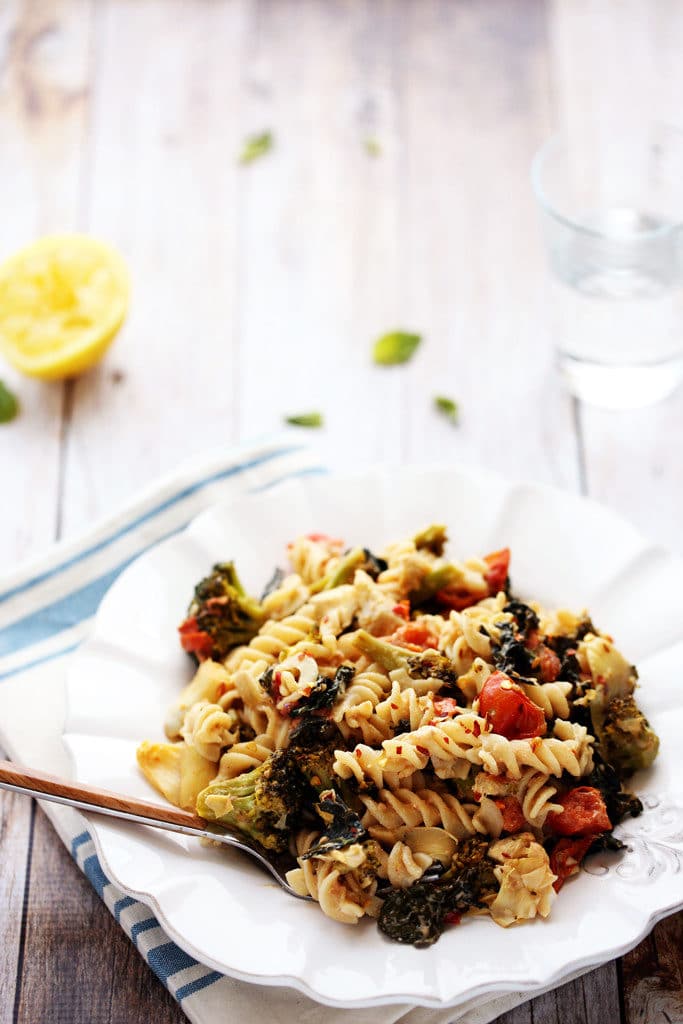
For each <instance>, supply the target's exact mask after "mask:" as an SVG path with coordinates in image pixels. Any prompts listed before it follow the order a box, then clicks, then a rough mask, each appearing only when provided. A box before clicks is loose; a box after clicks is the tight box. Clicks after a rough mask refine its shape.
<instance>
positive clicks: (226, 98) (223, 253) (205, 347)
mask: <svg viewBox="0 0 683 1024" xmlns="http://www.w3.org/2000/svg"><path fill="white" fill-rule="evenodd" d="M247 7H248V5H247V4H246V3H244V2H241V0H238V2H236V3H211V4H203V5H201V6H200V7H198V6H197V5H196V4H195V3H194V2H191V0H170V2H166V0H143V2H141V3H136V4H128V3H116V2H108V0H103V2H101V3H99V2H98V3H97V4H96V5H95V17H96V33H95V44H94V57H93V67H94V68H96V78H95V80H94V81H93V84H92V102H93V118H92V123H91V127H90V132H89V136H88V168H89V178H88V188H87V198H86V201H85V204H84V213H83V217H84V223H85V224H86V225H87V228H88V230H89V231H91V232H92V233H94V234H96V235H100V236H102V237H104V238H106V239H108V240H109V241H110V242H112V243H113V244H115V245H116V246H118V248H119V249H120V251H121V252H122V254H123V256H124V257H125V259H126V261H127V263H128V266H129V268H130V272H131V278H132V301H131V308H130V315H129V318H128V321H127V323H126V324H125V326H124V328H123V330H122V332H121V334H120V336H119V337H118V338H117V340H116V342H115V344H114V346H113V348H112V349H111V350H110V353H109V354H108V355H107V357H106V359H105V360H104V362H103V363H102V364H101V365H100V366H99V367H98V368H96V369H95V370H94V371H93V372H92V373H90V374H89V375H87V376H86V377H83V378H81V379H79V380H78V381H77V383H76V384H75V385H74V391H73V410H72V417H71V423H70V427H69V431H68V437H67V443H66V454H65V467H64V472H65V488H64V504H63V522H64V528H65V530H67V531H69V532H73V531H74V530H77V529H79V528H80V527H82V526H83V525H84V524H86V523H90V522H91V521H92V520H93V518H94V517H97V516H100V515H102V514H103V512H104V511H105V510H107V509H110V508H111V507H112V506H113V505H116V503H121V502H122V501H123V500H124V499H125V498H127V497H129V496H130V494H131V493H133V492H134V491H135V489H136V488H139V487H141V486H142V485H144V484H147V483H148V482H149V481H150V480H152V479H154V478H155V477H156V476H158V475H159V474H160V473H162V472H165V471H170V470H171V469H172V468H174V467H175V466H176V465H177V464H178V462H179V461H181V460H182V459H183V458H185V457H187V456H188V455H191V454H193V453H200V452H202V451H204V450H207V449H213V448H217V447H220V446H222V445H226V444H229V443H230V442H231V441H232V440H233V439H235V438H236V435H237V411H236V410H237V403H238V400H239V397H240V379H239V375H238V374H237V372H236V369H237V367H236V362H235V357H234V352H235V350H236V340H235V338H236V335H235V332H236V327H237V316H236V310H237V308H238V306H239V301H240V287H239V272H238V271H239V265H238V254H237V239H238V228H239V223H240V217H241V212H240V203H241V197H240V189H241V187H242V186H241V182H242V181H243V179H242V178H241V177H240V174H241V170H240V168H238V166H237V163H236V153H237V152H238V148H239V145H240V140H241V130H240V128H239V126H238V116H239V108H240V102H241V101H240V91H241V87H242V74H243V54H244V51H245V31H246V27H247V17H246V11H247ZM150 40H153V41H154V44H153V47H152V50H150ZM124 53H125V55H126V56H125V60H122V59H121V55H122V54H124Z"/></svg>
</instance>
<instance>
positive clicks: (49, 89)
mask: <svg viewBox="0 0 683 1024" xmlns="http://www.w3.org/2000/svg"><path fill="white" fill-rule="evenodd" d="M88 13H89V0H59V2H55V3H51V4H41V3H38V2H35V0H33V2H31V0H23V2H22V0H7V2H5V3H3V4H2V5H0V186H1V193H2V234H1V236H0V259H4V258H5V257H6V256H7V255H9V253H10V252H12V251H13V250H14V249H16V248H17V247H19V246H21V245H24V244H26V243H27V242H29V241H31V240H32V239H33V238H34V237H36V236H37V235H41V234H45V233H49V232H54V231H60V230H61V231H63V230H73V229H74V228H75V227H76V226H77V223H78V209H79V189H80V185H81V179H82V171H83V166H82V153H83V149H82V144H81V143H82V139H83V133H84V130H85V121H86V111H87V88H86V85H87V79H88V49H89V42H90V37H89V29H90V20H89V17H88ZM0 376H2V377H3V378H4V379H5V380H6V381H7V383H8V384H9V385H10V386H11V387H12V389H13V390H14V391H15V392H16V394H17V395H18V397H19V400H20V402H21V406H22V411H21V415H20V416H19V417H18V418H17V419H16V420H15V421H14V422H13V423H11V424H9V425H8V426H3V427H2V443H1V444H0V479H2V480H4V481H6V482H8V483H9V493H11V495H12V500H11V501H2V502H0V564H3V563H5V564H6V563H8V562H9V563H11V562H15V561H17V560H18V559H21V558H24V557H27V556H29V555H33V554H35V552H36V550H37V549H38V550H40V549H41V548H43V547H45V546H47V544H48V542H49V541H51V540H52V539H53V537H54V531H55V522H56V519H55V512H56V501H57V492H58V489H59V478H60V458H59V456H60V443H61V419H62V404H63V389H62V386H61V385H60V384H46V383H40V382H35V381H31V380H28V379H26V378H22V377H20V376H19V374H17V373H15V372H14V371H13V370H11V369H10V368H9V367H5V365H2V367H1V368H0ZM19 453H20V454H19Z"/></svg>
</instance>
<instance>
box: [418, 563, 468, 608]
mask: <svg viewBox="0 0 683 1024" xmlns="http://www.w3.org/2000/svg"><path fill="white" fill-rule="evenodd" d="M463 579H464V573H463V570H462V568H461V567H460V566H458V565H454V564H453V563H452V562H446V563H445V564H444V565H440V566H438V567H437V568H436V569H432V571H431V572H428V573H427V575H426V576H425V577H424V579H423V580H422V582H421V583H420V585H419V587H417V588H416V589H415V590H412V591H411V592H410V594H408V597H409V599H410V607H411V608H420V607H422V606H423V605H426V604H428V603H429V602H430V601H432V599H433V598H434V597H436V595H437V594H438V593H439V591H440V590H446V589H447V588H449V587H459V586H461V585H462V582H463ZM473 600H476V598H474V599H473Z"/></svg>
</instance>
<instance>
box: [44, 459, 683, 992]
mask: <svg viewBox="0 0 683 1024" xmlns="http://www.w3.org/2000/svg"><path fill="white" fill-rule="evenodd" d="M434 471H440V472H444V471H445V472H449V473H454V474H455V475H457V476H458V477H460V478H464V479H466V480H471V479H473V478H475V479H476V480H477V481H478V482H479V483H481V481H482V480H491V481H495V482H496V483H497V484H498V485H500V486H502V487H504V488H506V489H507V496H509V494H510V493H511V492H513V491H515V490H517V489H519V488H524V489H528V490H530V491H532V492H537V493H539V494H541V495H543V494H549V495H553V496H554V497H555V498H556V497H557V496H562V497H563V498H565V499H567V500H568V501H570V502H572V503H575V504H576V505H578V506H583V507H592V508H594V509H595V510H596V511H599V514H600V515H602V516H604V515H605V514H607V515H608V516H609V517H610V518H611V519H612V520H613V521H615V522H618V523H619V525H620V527H621V528H622V529H627V530H628V531H629V532H630V535H631V537H632V539H633V540H634V541H639V542H640V543H641V544H642V545H643V550H644V551H648V552H651V553H653V554H654V553H658V554H659V555H664V557H665V559H666V561H667V562H668V561H674V562H681V563H683V558H681V556H679V555H678V554H677V553H675V552H672V551H671V550H669V549H667V548H666V547H665V546H663V545H660V544H658V543H653V542H651V541H650V540H649V539H648V538H647V537H646V536H644V534H643V533H642V532H641V531H640V530H639V529H638V528H637V527H635V526H634V525H633V524H632V523H631V522H630V521H629V520H628V519H627V518H626V517H625V516H624V515H623V514H622V513H621V512H619V511H615V510H614V509H612V508H611V507H610V506H608V505H605V504H604V503H603V502H600V501H598V500H597V499H595V498H592V497H589V496H586V495H580V494H577V493H575V492H572V491H564V490H563V489H562V488H559V487H556V486H553V485H551V484H547V483H539V482H536V481H533V480H525V479H522V478H509V477H505V476H503V475H502V474H499V473H495V472H493V471H490V470H488V469H483V468H479V467H473V466H471V465H463V464H461V465H458V466H453V465H444V464H443V463H433V462H430V463H429V464H426V465H421V466H414V465H412V466H399V467H395V468H389V467H387V466H380V467H372V466H369V467H365V468H363V469H359V470H357V471H354V472H346V473H329V474H326V475H324V476H321V477H316V478H314V479H313V480H312V481H311V483H313V485H314V486H315V485H317V486H319V485H320V484H321V483H324V484H326V485H328V486H332V485H339V483H340V482H349V481H353V480H358V479H365V478H367V477H369V476H377V475H380V476H383V475H385V474H386V475H389V474H395V473H396V472H399V473H401V474H402V475H408V474H411V473H419V474H420V475H422V474H428V473H430V472H434ZM297 485H298V486H303V487H307V486H308V485H309V481H307V480H304V481H297ZM292 486H294V485H293V484H292V483H291V482H290V481H284V482H282V483H278V484H275V485H274V486H273V487H272V488H270V489H269V494H271V495H276V494H277V492H278V491H280V490H281V489H287V488H291V487H292ZM251 497H252V495H250V494H248V493H247V494H242V495H239V496H232V497H230V498H226V499H222V500H219V501H216V502H214V503H212V504H211V505H209V506H208V507H207V508H206V509H204V510H203V511H202V512H200V513H199V514H198V515H197V516H195V517H194V518H193V519H192V521H191V522H190V523H189V524H188V525H187V526H185V527H184V528H183V529H182V530H180V531H178V533H176V534H174V535H173V536H171V537H166V538H163V539H161V540H159V541H158V542H157V543H156V544H154V545H153V546H152V547H150V548H149V549H147V550H146V551H144V552H143V553H142V554H141V555H139V556H138V558H136V559H135V560H134V561H133V562H132V563H131V564H130V565H129V566H128V567H127V568H126V569H125V570H124V571H123V572H122V573H121V575H120V576H119V577H117V579H116V580H115V581H114V583H113V585H112V587H111V588H110V590H109V591H107V594H105V596H104V598H103V600H102V604H101V605H100V608H99V609H98V612H97V613H96V615H95V619H94V625H93V630H92V632H91V634H90V636H89V637H88V638H87V639H86V640H85V641H84V642H83V643H82V644H81V645H80V647H79V649H78V650H77V651H76V652H75V654H74V656H73V658H72V660H71V663H70V665H69V668H68V671H67V678H66V687H65V694H66V714H65V723H64V731H63V741H64V746H65V749H66V750H67V752H68V755H69V759H70V763H71V766H72V770H73V771H74V774H75V758H74V752H73V749H72V747H71V745H70V743H69V737H70V736H71V735H74V736H76V735H85V734H84V733H82V732H77V731H75V730H70V729H69V727H68V723H69V721H70V716H71V686H70V679H71V677H72V674H73V673H74V672H75V671H76V668H75V667H74V665H75V664H76V663H77V661H78V659H79V658H80V657H81V656H82V655H83V654H84V653H85V654H88V653H89V652H90V650H91V647H92V646H93V644H95V643H96V642H97V639H98V633H97V624H98V619H99V616H100V610H101V608H102V606H103V605H104V604H105V602H106V601H107V598H108V596H109V594H110V593H111V592H112V591H113V590H115V589H117V588H118V586H119V585H120V584H121V581H122V580H125V577H126V575H127V574H128V573H129V572H130V571H131V570H132V569H134V568H135V567H136V566H137V565H138V563H139V562H141V561H144V560H145V559H147V558H148V557H150V555H151V554H152V553H153V552H156V551H158V549H159V548H160V547H162V546H166V545H172V544H173V543H174V542H177V541H178V540H179V538H181V537H184V536H186V535H188V534H191V532H192V531H193V529H194V528H195V527H196V525H197V524H199V525H200V528H201V521H202V520H203V519H205V518H209V517H211V516H213V515H215V514H216V511H217V510H219V509H223V510H226V511H227V510H229V509H231V508H232V507H233V506H235V505H241V504H243V503H247V504H248V503H249V500H250V498H251ZM253 497H255V498H258V497H259V492H256V493H255V494H254V495H253ZM160 713H163V709H160ZM86 817H87V820H88V825H89V830H90V833H91V836H92V838H93V841H94V843H95V847H96V850H97V854H98V856H99V858H100V860H101V862H102V865H103V868H104V870H105V873H106V874H107V877H108V878H109V879H110V881H112V882H113V883H114V884H116V885H117V886H119V887H120V888H121V889H122V890H124V891H125V892H126V893H128V894H130V895H131V896H133V897H135V898H137V899H139V900H141V902H143V903H145V904H146V905H148V906H150V908H151V909H152V910H153V911H154V913H155V916H156V917H157V919H158V921H159V924H160V925H161V926H162V928H163V929H164V930H165V931H166V933H167V934H168V935H169V937H170V938H171V939H172V940H173V941H174V942H175V943H176V944H177V945H178V946H179V947H180V948H181V949H184V950H185V952H187V953H188V954H189V955H191V956H193V957H195V958H196V959H197V960H199V961H200V962H201V963H203V964H205V965H206V966H208V967H210V968H212V969H214V970H216V971H218V972H220V973H222V974H225V975H227V976H229V977H233V978H236V979H238V980H240V981H244V982H246V983H249V984H255V985H266V986H269V987H288V988H293V989H294V990H296V991H298V992H301V993H302V994H303V995H306V996H308V997H309V998H312V999H313V1000H315V1001H316V1002H318V1003H322V1004H324V1005H328V1006H332V1007H338V1008H347V1009H363V1008H370V1007H377V1006H388V1005H396V1004H405V1003H410V1004H413V1005H418V1006H424V1007H427V1008H432V1009H438V1008H447V1007H448V1008H452V1007H455V1006H457V1005H459V1004H460V1003H463V1002H465V1001H467V1000H471V999H477V998H482V997H485V996H487V995H500V994H501V993H506V992H508V993H509V992H511V991H520V992H529V993H531V994H532V993H533V991H534V990H538V989H543V988H544V987H546V986H549V987H555V986H557V985H560V984H562V983H563V980H564V979H566V978H568V977H569V976H570V975H572V974H574V973H576V972H583V971H585V970H590V969H592V968H595V967H597V966H599V965H600V964H603V963H605V962H607V961H608V960H611V959H614V958H615V957H620V956H622V955H624V954H625V953H627V952H628V951H629V950H631V949H633V948H634V947H635V946H636V945H637V944H638V943H639V942H640V941H642V939H643V938H644V937H645V936H646V935H647V934H649V932H650V931H651V930H652V928H653V927H654V926H655V924H656V923H657V922H658V921H660V920H662V919H663V918H665V917H667V916H669V915H670V914H673V913H676V912H677V911H678V910H680V909H682V908H683V898H682V899H680V900H676V901H674V902H673V903H670V904H668V905H666V906H665V907H663V908H662V907H661V906H659V907H657V909H655V910H653V911H651V912H650V913H649V914H648V915H647V920H645V922H644V923H643V924H642V926H641V927H640V928H639V930H638V934H637V936H636V938H635V939H632V940H631V939H629V940H628V941H627V942H625V943H623V944H621V945H611V946H610V949H609V950H606V951H605V952H604V953H601V954H598V955H597V956H596V955H592V956H588V957H584V958H582V957H574V958H572V960H571V961H569V962H566V963H565V964H564V965H562V967H560V968H558V969H557V970H555V971H551V972H545V973H542V974H540V975H538V976H536V977H534V978H532V979H527V980H525V981H521V980H520V979H519V978H507V979H506V978H497V979H494V980H491V981H486V982H480V983H479V984H477V985H474V986H473V987H470V988H467V989H466V990H465V991H459V992H456V993H455V994H454V995H453V996H451V997H448V996H446V997H441V996H435V997H430V996H427V995H422V994H417V993H414V992H401V993H396V992H392V993H383V994H377V995H367V996H361V997H359V998H354V999H348V998H345V999H338V998H336V997H334V996H331V995H329V994H328V993H326V992H324V991H321V990H320V989H319V988H318V987H316V986H314V985H311V984H310V983H308V982H307V981H306V980H305V978H303V977H298V976H296V975H290V974H275V973H272V972H271V973H268V974H261V973H259V974H250V973H248V972H244V971H241V970H240V969H238V968H234V967H231V966H229V965H228V964H225V963H223V962H221V961H219V960H216V959H215V958H214V957H212V956H211V954H209V953H207V952H206V951H204V950H201V949H199V948H198V947H197V946H195V945H194V944H193V943H192V942H191V941H190V940H188V939H187V938H186V937H185V936H184V935H183V934H182V932H180V931H178V929H177V928H176V927H175V925H174V924H173V922H172V920H171V919H170V918H169V917H168V916H167V914H166V912H165V910H164V907H163V903H162V902H160V901H159V899H158V898H157V895H155V893H154V892H151V891H149V890H146V889H140V888H136V887H135V886H131V884H130V883H129V882H126V881H123V880H122V879H121V878H119V877H118V875H117V872H116V871H115V870H113V869H112V866H111V864H110V863H109V860H108V858H107V854H106V852H105V849H104V848H103V845H102V840H101V836H100V833H99V822H98V819H97V817H96V816H90V815H86ZM102 824H105V823H104V822H103V823H102ZM636 909H637V913H638V919H639V920H640V918H641V916H642V913H641V910H640V908H636ZM540 963H541V961H539V965H540ZM530 997H531V995H530Z"/></svg>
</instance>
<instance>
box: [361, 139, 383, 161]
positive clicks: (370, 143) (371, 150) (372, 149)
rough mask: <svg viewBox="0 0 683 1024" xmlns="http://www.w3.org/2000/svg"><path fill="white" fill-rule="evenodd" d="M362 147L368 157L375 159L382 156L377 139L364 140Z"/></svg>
mask: <svg viewBox="0 0 683 1024" xmlns="http://www.w3.org/2000/svg"><path fill="white" fill-rule="evenodd" d="M363 146H364V147H365V152H366V153H367V154H368V156H372V157H377V156H381V155H382V147H381V146H380V144H379V142H378V141H377V139H365V140H364V142H363Z"/></svg>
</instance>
